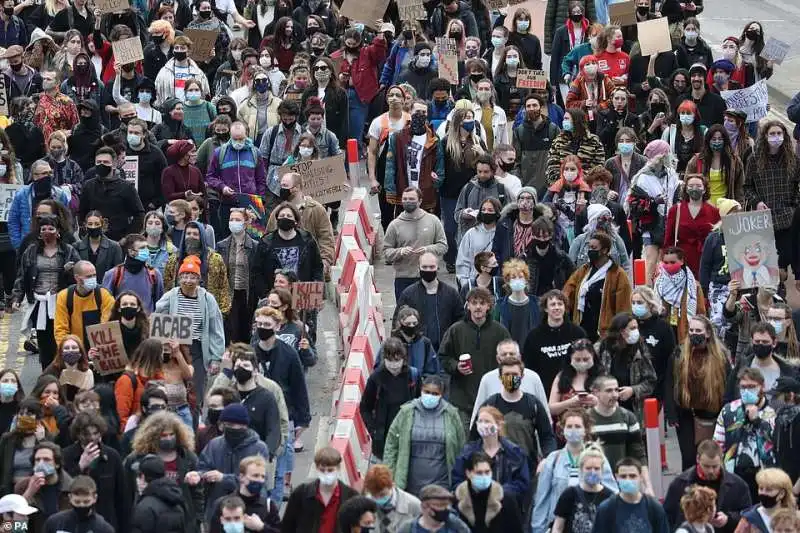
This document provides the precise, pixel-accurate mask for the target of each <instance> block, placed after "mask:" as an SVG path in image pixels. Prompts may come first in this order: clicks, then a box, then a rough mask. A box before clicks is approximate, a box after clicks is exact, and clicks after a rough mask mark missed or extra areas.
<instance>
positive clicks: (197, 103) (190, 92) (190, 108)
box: [183, 78, 217, 145]
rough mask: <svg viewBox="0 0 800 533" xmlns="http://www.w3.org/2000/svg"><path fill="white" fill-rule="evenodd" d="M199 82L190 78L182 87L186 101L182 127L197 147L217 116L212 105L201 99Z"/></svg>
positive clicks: (201, 93)
mask: <svg viewBox="0 0 800 533" xmlns="http://www.w3.org/2000/svg"><path fill="white" fill-rule="evenodd" d="M202 90H203V89H202V86H201V84H200V81H198V80H196V79H194V78H190V79H188V80H186V83H185V85H184V95H185V97H186V101H185V102H183V125H184V127H186V129H187V130H188V131H189V136H190V138H191V139H192V140H194V142H195V144H197V145H199V144H200V143H201V142H202V141H203V140H204V139H205V134H206V129H207V128H208V126H209V124H211V122H212V121H213V120H214V117H216V115H217V109H216V107H214V104H212V103H211V102H208V101H206V100H205V99H204V98H203V92H202Z"/></svg>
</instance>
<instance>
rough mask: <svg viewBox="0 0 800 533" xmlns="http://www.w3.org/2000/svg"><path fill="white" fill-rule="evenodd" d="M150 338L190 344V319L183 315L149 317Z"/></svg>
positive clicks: (155, 314) (154, 315)
mask: <svg viewBox="0 0 800 533" xmlns="http://www.w3.org/2000/svg"><path fill="white" fill-rule="evenodd" d="M150 338H151V339H158V340H160V341H172V340H174V341H178V344H192V317H190V316H185V315H166V314H161V313H153V314H151V315H150Z"/></svg>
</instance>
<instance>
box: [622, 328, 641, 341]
mask: <svg viewBox="0 0 800 533" xmlns="http://www.w3.org/2000/svg"><path fill="white" fill-rule="evenodd" d="M625 342H627V343H628V344H636V343H637V342H639V330H638V329H634V330H631V331H629V332H628V335H627V336H626V337H625Z"/></svg>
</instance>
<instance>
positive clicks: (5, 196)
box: [0, 183, 22, 222]
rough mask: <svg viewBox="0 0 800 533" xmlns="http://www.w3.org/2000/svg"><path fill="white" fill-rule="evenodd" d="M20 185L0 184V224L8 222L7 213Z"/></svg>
mask: <svg viewBox="0 0 800 533" xmlns="http://www.w3.org/2000/svg"><path fill="white" fill-rule="evenodd" d="M21 187H22V184H21V183H0V222H8V212H9V211H11V202H13V201H14V195H15V194H16V192H17V191H18V190H19V189H20V188H21Z"/></svg>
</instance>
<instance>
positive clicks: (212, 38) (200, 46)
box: [183, 29, 219, 63]
mask: <svg viewBox="0 0 800 533" xmlns="http://www.w3.org/2000/svg"><path fill="white" fill-rule="evenodd" d="M183 34H184V35H186V36H187V37H188V38H189V39H190V40H191V41H192V51H191V53H190V54H189V57H191V58H192V59H194V60H195V61H197V62H198V63H201V62H205V61H208V60H210V59H211V58H212V57H214V46H216V44H217V37H218V36H219V30H192V29H185V30H183Z"/></svg>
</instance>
